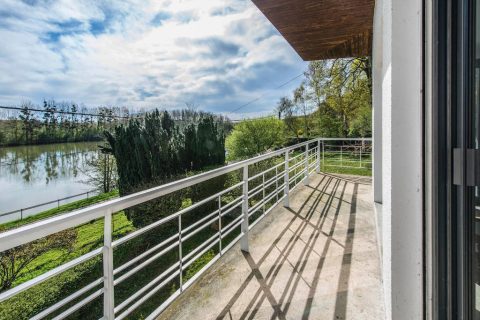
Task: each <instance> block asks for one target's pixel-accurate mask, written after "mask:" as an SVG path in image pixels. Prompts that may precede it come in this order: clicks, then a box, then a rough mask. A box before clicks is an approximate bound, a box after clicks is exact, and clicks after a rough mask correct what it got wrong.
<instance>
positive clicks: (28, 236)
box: [0, 138, 371, 320]
mask: <svg viewBox="0 0 480 320" xmlns="http://www.w3.org/2000/svg"><path fill="white" fill-rule="evenodd" d="M333 139H335V138H329V139H323V138H317V139H313V140H309V141H306V142H303V143H299V144H297V145H294V146H290V147H287V148H283V149H280V150H276V151H272V152H269V153H266V154H262V155H258V156H256V157H253V158H250V159H246V160H243V161H239V162H236V163H232V164H229V165H227V166H224V167H221V168H217V169H214V170H210V171H207V172H204V173H201V174H197V175H195V176H191V177H188V178H184V179H181V180H178V181H173V182H171V183H167V184H164V185H161V186H157V187H154V188H151V189H148V190H144V191H141V192H137V193H135V194H131V195H128V196H125V197H121V198H117V199H113V200H110V201H106V202H103V203H99V204H97V205H93V206H90V207H87V208H83V209H79V210H76V211H73V212H70V213H66V214H64V215H60V216H55V217H51V218H47V219H45V220H42V221H38V222H35V223H32V224H30V225H25V226H22V227H19V228H18V229H13V230H9V231H6V232H3V233H0V252H3V251H6V250H9V249H12V248H14V247H17V246H20V245H23V244H26V243H29V242H31V241H35V240H37V239H40V238H43V237H46V236H48V235H51V234H54V233H58V232H60V231H63V230H65V229H68V228H72V227H76V226H79V225H82V224H85V223H87V222H89V221H92V220H95V219H99V218H104V219H105V223H104V245H103V247H102V248H99V249H96V250H94V251H92V252H90V253H87V254H84V255H83V256H81V257H78V258H77V259H74V260H72V261H70V262H67V263H65V264H63V265H60V266H58V267H56V268H55V269H52V270H50V271H48V272H47V273H45V274H43V275H40V276H38V277H35V278H33V279H31V280H29V281H27V282H25V283H23V284H21V285H19V286H17V287H14V288H13V289H10V290H8V291H5V292H2V293H0V302H2V301H5V300H6V299H8V298H10V297H13V296H15V295H17V294H18V293H20V292H22V291H25V290H27V289H29V288H31V287H33V286H35V285H38V284H40V283H42V282H43V281H46V280H47V279H49V278H51V277H53V276H56V275H58V274H60V273H62V272H65V271H66V270H68V269H70V268H72V267H74V266H76V265H77V264H79V263H81V262H84V261H86V260H87V259H91V258H92V257H95V256H98V255H101V254H103V259H102V261H103V262H102V263H103V267H104V268H103V278H102V282H103V288H102V289H101V290H99V291H95V292H94V293H92V295H90V296H88V297H86V298H85V299H84V300H82V301H80V302H78V303H77V304H75V305H73V306H72V307H70V308H69V309H67V310H66V311H64V312H63V313H62V314H60V315H59V316H58V318H62V317H66V316H68V315H69V314H70V313H72V312H74V311H75V310H77V308H79V307H81V306H82V305H83V304H84V303H87V302H89V301H91V299H93V298H95V297H97V296H99V295H100V294H103V299H104V319H108V320H113V319H121V318H124V317H125V316H127V315H128V314H129V313H130V312H132V311H133V310H134V309H135V308H136V307H137V306H139V305H140V304H141V303H142V302H143V301H145V299H147V298H148V297H149V295H151V294H153V293H154V292H156V291H158V290H159V289H160V288H161V287H163V286H164V285H165V284H166V283H167V282H168V281H169V280H170V279H173V278H175V277H176V276H178V277H179V280H180V281H179V282H180V288H179V289H178V290H177V291H176V292H175V293H173V294H172V296H171V297H170V298H169V299H168V300H167V301H172V300H173V298H174V297H176V296H178V295H179V294H180V293H181V292H182V291H183V290H184V289H186V288H187V287H188V286H189V285H190V284H192V283H193V281H194V279H196V278H197V277H198V274H199V273H202V272H203V271H205V270H206V268H207V267H208V266H210V265H211V263H208V264H207V265H206V266H205V267H204V268H202V269H201V270H200V271H199V272H198V273H197V274H196V275H195V276H194V277H193V278H192V279H190V280H188V281H187V282H185V283H184V282H183V279H182V275H183V272H184V271H185V269H186V268H187V267H188V266H189V265H190V264H191V263H193V262H194V261H195V260H196V259H197V258H198V257H200V256H201V255H203V254H204V253H205V252H206V251H207V250H210V249H211V248H212V247H213V246H215V245H218V246H219V249H220V250H219V253H218V254H217V255H216V256H215V257H214V258H213V259H212V261H216V259H218V258H219V257H220V256H221V255H222V254H223V253H224V252H225V251H226V250H228V249H229V248H231V247H232V246H233V244H234V243H236V242H237V241H240V240H241V249H242V250H244V251H248V231H249V230H250V229H251V228H252V227H253V226H254V225H256V223H258V222H259V221H260V220H261V219H262V218H263V217H264V216H265V215H267V214H268V213H269V212H270V211H271V210H272V209H273V208H274V206H275V205H276V204H278V203H280V202H281V201H284V205H285V206H288V198H289V193H290V191H291V190H293V189H294V188H295V187H297V186H298V185H299V184H300V182H302V181H303V182H304V183H305V184H307V183H308V179H309V175H310V174H312V173H313V172H314V171H316V172H320V161H321V153H322V151H323V150H322V148H321V147H320V146H321V142H322V141H329V140H333ZM338 140H344V141H371V139H338ZM313 143H315V146H312V147H310V145H311V144H313ZM303 147H305V148H303ZM299 148H303V149H304V150H302V152H303V153H304V157H303V158H301V160H298V162H294V163H293V164H292V166H290V162H291V161H292V160H295V159H296V157H293V158H289V154H290V153H291V151H293V150H296V149H299ZM276 156H284V157H285V160H283V161H282V162H281V163H280V164H278V165H275V166H273V167H270V168H267V169H266V170H264V171H263V172H261V173H260V174H256V175H254V176H253V177H256V178H258V177H262V179H258V180H261V181H259V182H258V184H259V185H258V186H257V187H255V188H253V189H252V190H250V192H249V183H252V182H253V180H254V179H256V178H252V177H249V175H248V168H249V166H250V165H253V164H255V163H258V162H260V161H263V160H267V159H270V158H273V157H276ZM312 160H313V161H312ZM279 167H282V168H281V169H280V170H278V168H279ZM283 167H284V168H283ZM239 169H242V170H243V181H242V182H240V183H236V184H235V185H233V186H230V187H227V188H225V189H223V190H222V191H220V192H217V193H215V194H213V195H211V196H209V197H206V198H205V199H203V200H200V201H198V202H196V203H194V204H192V205H191V206H189V207H187V208H184V209H181V210H179V211H177V212H175V213H173V214H171V215H169V216H166V217H164V218H162V219H159V220H158V221H156V222H154V223H152V224H150V225H148V226H145V227H143V228H142V229H138V230H136V231H134V232H132V233H130V234H128V235H125V236H124V237H122V238H120V239H117V240H115V241H112V215H113V214H114V213H116V212H119V211H121V210H124V209H127V208H130V207H132V206H135V205H138V204H142V203H145V202H147V201H150V200H153V199H156V198H158V197H161V196H164V195H167V194H170V193H172V192H175V191H178V190H181V189H184V188H188V187H190V186H193V185H195V184H198V183H201V182H204V181H207V180H209V179H212V178H215V177H218V176H221V175H224V174H227V173H230V172H233V171H235V170H239ZM273 170H275V172H274V173H275V175H274V176H273V177H270V178H268V179H267V180H266V179H265V174H266V173H269V175H270V174H271V172H272V171H273ZM279 171H280V172H279ZM237 189H238V190H239V191H240V190H241V192H242V196H240V197H235V198H234V199H233V200H230V201H229V202H228V203H226V204H222V196H224V195H225V194H227V193H228V192H230V191H233V190H237ZM260 192H262V193H260ZM267 193H268V194H267ZM280 193H282V196H279V194H280ZM257 194H263V197H262V199H260V200H258V202H254V200H253V199H252V198H253V197H254V196H255V197H256V195H257ZM274 199H275V202H274V203H273V204H272V202H273V200H274ZM209 201H218V209H216V210H213V211H212V212H209V213H208V214H207V215H206V216H205V217H203V218H200V219H199V220H198V221H196V222H195V223H193V224H191V225H190V226H185V227H182V217H183V216H184V215H185V214H188V213H189V212H190V211H191V210H193V209H195V208H198V207H199V206H201V205H203V204H206V203H207V202H209ZM249 202H252V204H253V205H252V207H251V208H249ZM268 206H269V208H268V209H267V207H268ZM237 208H238V210H239V211H240V209H241V214H240V215H239V216H238V217H236V218H235V219H233V221H230V222H229V223H227V224H226V225H225V226H223V227H222V217H225V216H226V215H227V214H228V213H230V212H233V210H234V209H237ZM260 208H263V210H260ZM257 215H260V216H259V217H258V218H255V217H256V216H257ZM253 218H255V221H252V222H250V219H253ZM175 220H177V221H178V232H177V233H176V234H174V235H173V236H170V237H169V238H167V239H165V240H164V241H162V242H161V243H159V244H158V245H155V246H154V247H153V248H150V249H149V250H147V251H145V252H144V253H140V254H139V255H138V256H136V257H134V258H132V259H131V260H130V261H128V262H126V263H124V264H123V265H121V266H117V267H116V268H114V266H113V249H114V248H115V247H118V246H120V245H121V244H123V243H125V242H126V241H129V240H131V239H133V238H135V237H138V236H139V235H141V234H144V233H145V232H147V231H149V230H152V229H153V228H156V227H158V226H161V225H163V224H165V223H167V222H169V221H175ZM216 221H218V228H219V230H218V232H217V233H216V234H215V235H213V236H211V237H210V238H208V239H207V240H205V241H204V242H203V243H201V244H198V245H197V247H196V248H194V249H193V250H192V251H190V252H188V253H186V254H185V255H184V254H183V252H182V246H183V242H184V241H186V240H187V239H189V238H191V237H192V236H193V235H195V234H196V233H198V232H199V231H201V230H202V229H205V228H207V227H208V226H209V225H212V223H214V222H216ZM239 226H241V231H240V234H239V235H238V236H237V237H236V238H235V239H234V240H233V241H232V242H230V243H229V244H228V245H227V246H226V247H223V246H222V240H224V239H225V237H226V236H227V235H229V234H230V233H231V232H232V231H233V230H235V229H236V228H238V227H239ZM177 247H178V250H179V251H178V261H177V262H176V263H175V264H173V265H172V266H171V267H170V268H168V269H167V270H165V271H164V272H163V273H162V274H160V275H159V276H158V277H156V278H155V279H154V280H152V282H150V283H149V284H147V285H146V286H145V287H143V288H141V289H139V290H138V291H137V292H135V293H133V294H132V295H131V296H130V297H129V298H127V300H126V301H128V302H129V303H128V304H130V302H133V301H134V300H135V299H137V298H139V300H137V301H136V302H134V303H133V304H132V305H130V307H128V308H126V307H127V304H126V303H121V304H120V305H118V306H115V305H114V299H113V297H114V294H113V291H114V288H115V285H117V284H118V283H120V282H122V281H123V280H125V279H127V278H128V277H130V276H131V275H133V274H135V273H136V272H138V271H140V270H141V269H143V268H144V267H145V266H147V265H148V264H150V263H152V262H153V261H154V260H157V259H160V258H161V257H162V256H164V255H165V254H167V253H168V252H171V251H172V250H176V248H177ZM147 257H148V258H147ZM143 258H147V260H145V261H143V262H140V261H142V259H143ZM123 271H125V273H123V274H119V273H120V272H123ZM117 275H118V276H117ZM115 276H117V277H116V278H115ZM167 280H168V281H167ZM158 282H161V283H160V284H158ZM94 283H95V284H97V283H98V284H99V282H98V280H97V281H96V282H94ZM85 285H86V288H93V287H94V285H93V283H91V284H85ZM154 285H155V288H154V289H153V290H152V291H150V292H149V293H147V294H145V295H143V294H144V293H145V292H147V291H149V290H150V287H152V286H154ZM85 290H86V289H85V287H84V288H83V289H82V288H80V289H79V290H78V291H77V292H74V293H73V294H72V295H70V296H69V297H65V298H64V299H63V300H62V301H60V302H58V303H56V304H54V305H53V306H51V307H49V308H48V309H46V310H44V311H43V312H41V313H39V314H38V315H37V316H36V317H35V318H36V319H37V318H38V319H41V318H42V317H44V316H48V315H49V314H51V313H52V312H55V311H56V310H58V309H59V308H61V307H63V306H64V305H66V304H67V303H69V302H70V301H72V300H73V299H74V297H78V296H79V293H78V292H79V291H81V292H86V291H85ZM142 295H143V296H142ZM167 304H168V303H166V302H165V303H164V304H162V306H160V307H159V308H158V309H157V310H156V311H155V312H154V313H156V314H158V312H160V311H161V310H163V309H162V308H164V307H166V305H167ZM124 308H126V310H125V311H123V312H122V313H121V314H120V315H118V316H117V317H116V313H119V312H120V311H121V310H122V309H124ZM153 318H154V314H152V315H151V316H150V317H148V318H147V319H153Z"/></svg>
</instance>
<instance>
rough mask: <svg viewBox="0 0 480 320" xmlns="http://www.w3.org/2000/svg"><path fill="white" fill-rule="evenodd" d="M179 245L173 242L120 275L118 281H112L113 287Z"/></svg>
mask: <svg viewBox="0 0 480 320" xmlns="http://www.w3.org/2000/svg"><path fill="white" fill-rule="evenodd" d="M179 244H180V241H175V242H174V243H172V244H171V245H169V246H168V247H166V248H165V249H163V250H162V251H160V252H158V253H157V254H155V255H153V256H152V257H150V258H149V259H147V260H145V261H144V262H142V263H141V264H139V265H138V266H136V267H135V268H133V269H131V270H129V271H128V272H126V273H124V274H122V275H121V276H120V277H118V279H115V280H114V281H113V285H114V286H116V285H118V284H120V283H122V282H123V281H124V280H125V279H127V278H129V277H131V276H132V275H133V274H134V273H136V272H137V271H139V270H141V269H143V268H145V267H146V266H148V265H149V264H150V263H152V262H153V261H155V260H157V259H158V258H160V257H161V256H163V255H164V254H165V253H167V252H168V251H170V250H172V249H174V248H176V247H178V245H179Z"/></svg>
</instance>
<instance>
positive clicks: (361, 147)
mask: <svg viewBox="0 0 480 320" xmlns="http://www.w3.org/2000/svg"><path fill="white" fill-rule="evenodd" d="M362 149H363V141H362V144H361V146H360V168H361V167H362Z"/></svg>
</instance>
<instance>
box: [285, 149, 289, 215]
mask: <svg viewBox="0 0 480 320" xmlns="http://www.w3.org/2000/svg"><path fill="white" fill-rule="evenodd" d="M289 161H290V159H289V153H288V150H287V151H285V178H284V179H283V180H285V189H284V196H285V199H284V200H283V206H284V207H287V208H288V207H290V199H289V193H290V164H289Z"/></svg>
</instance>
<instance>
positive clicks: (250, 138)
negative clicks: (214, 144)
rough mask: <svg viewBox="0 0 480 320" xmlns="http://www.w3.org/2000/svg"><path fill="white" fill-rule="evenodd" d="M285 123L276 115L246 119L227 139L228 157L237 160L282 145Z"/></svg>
mask: <svg viewBox="0 0 480 320" xmlns="http://www.w3.org/2000/svg"><path fill="white" fill-rule="evenodd" d="M284 132H285V125H284V123H283V122H282V121H281V120H278V119H276V118H274V117H269V118H260V119H252V120H244V121H242V122H240V123H238V124H237V125H236V126H235V127H234V129H233V131H232V132H231V133H230V135H229V136H228V137H227V139H226V142H225V144H226V148H227V157H228V159H229V160H237V159H242V158H247V157H251V156H254V155H257V154H260V153H263V152H265V151H268V150H272V149H274V148H278V147H280V146H282V145H283V144H284V142H285V134H284Z"/></svg>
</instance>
